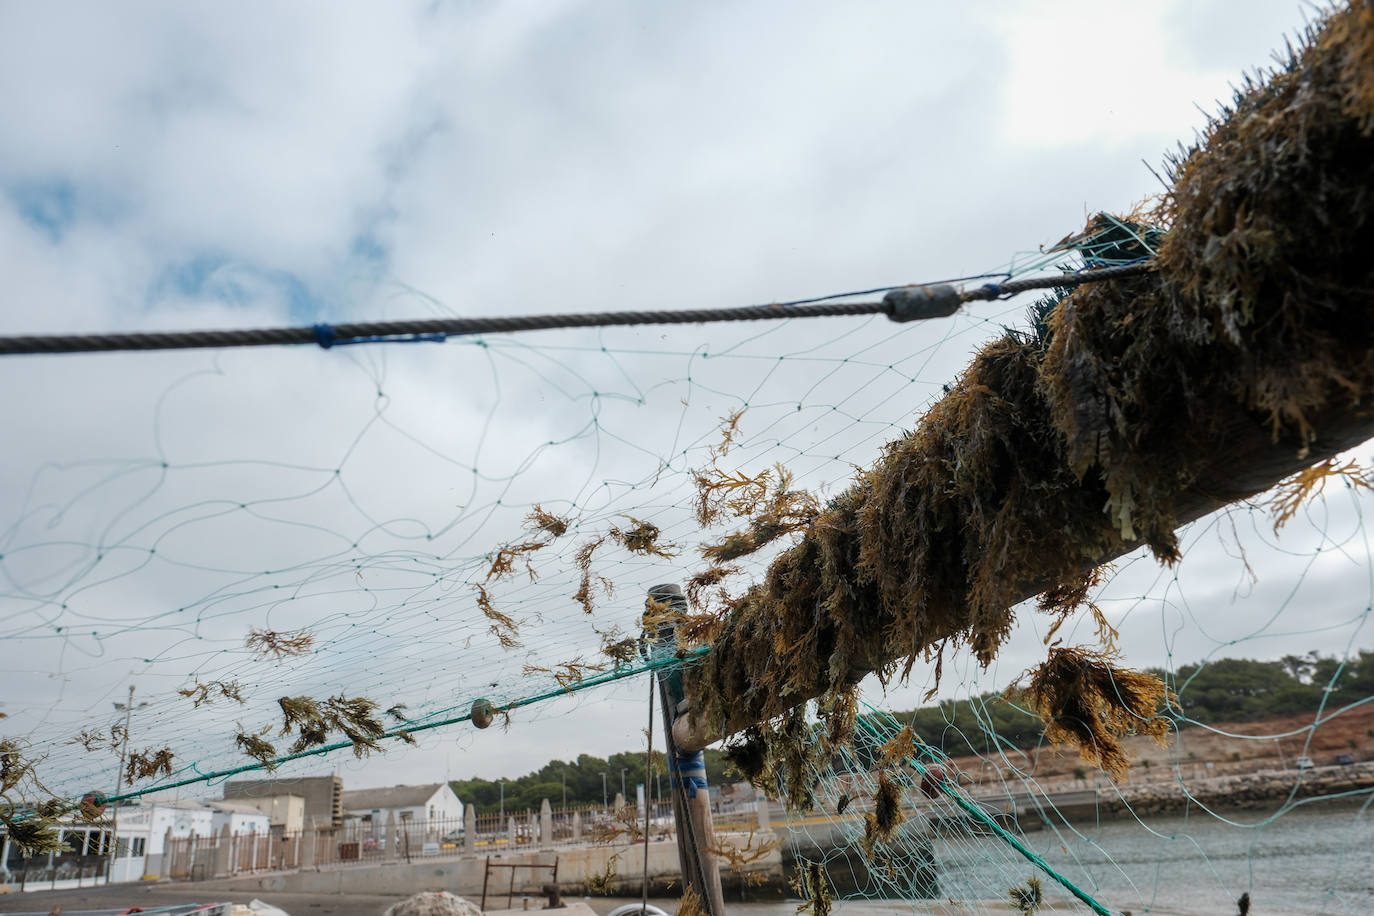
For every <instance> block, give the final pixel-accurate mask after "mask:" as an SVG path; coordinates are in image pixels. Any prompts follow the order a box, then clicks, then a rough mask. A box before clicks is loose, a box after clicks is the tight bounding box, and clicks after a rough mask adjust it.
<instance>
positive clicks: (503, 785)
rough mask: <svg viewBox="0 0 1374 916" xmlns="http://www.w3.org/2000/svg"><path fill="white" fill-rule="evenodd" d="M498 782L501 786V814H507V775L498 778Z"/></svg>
mask: <svg viewBox="0 0 1374 916" xmlns="http://www.w3.org/2000/svg"><path fill="white" fill-rule="evenodd" d="M496 784H497V785H498V786H500V788H501V816H502V817H505V816H506V780H505V777H502V778H501V779H498V780H497V781H496Z"/></svg>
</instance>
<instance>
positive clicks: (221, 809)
mask: <svg viewBox="0 0 1374 916" xmlns="http://www.w3.org/2000/svg"><path fill="white" fill-rule="evenodd" d="M205 806H206V807H207V808H209V809H210V812H211V817H212V822H211V824H212V826H213V828H214V832H215V833H216V834H219V833H221V832H222V831H223V829H224V826H225V825H226V824H228V825H229V833H230V835H231V836H239V835H241V834H260V835H263V836H265V835H266V834H267V832H268V831H269V830H270V829H271V827H272V818H271V817H270V816H269V815H266V814H263V813H262V812H261V811H259V810H258V809H257V806H256V805H252V804H249V803H247V802H241V801H209V802H206V803H205Z"/></svg>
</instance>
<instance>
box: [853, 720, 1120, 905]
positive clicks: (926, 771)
mask: <svg viewBox="0 0 1374 916" xmlns="http://www.w3.org/2000/svg"><path fill="white" fill-rule="evenodd" d="M865 708H867V710H868V712H869V716H867V717H864V718H861V719H860V720H859V724H860V727H861V728H862V729H863V730H864V731H865V732H867V733H868V734H869V735H870V736H871V737H873V738H879V739H882V740H887V739H888V738H890V737H891V733H892V732H895V731H897V730H899V729H900V728H901V725H900V723H898V722H897V720H896V719H894V718H892V716H891V715H889V714H888V713H886V712H884V711H882V710H879V709H876V708H874V707H872V706H868V705H867V704H865ZM875 719H881V720H883V721H885V722H886V723H887V725H888V726H889V727H890V729H891V731H890V732H889V733H887V734H884V733H882V732H880V731H879V730H878V729H877V728H876V727H875ZM917 742H918V743H917V748H918V749H919V750H921V751H922V752H923V753H925V754H926V755H927V756H928V757H929V759H930V760H931V761H936V762H938V761H940V760H941V759H942V758H943V755H942V754H941V753H940V752H939V751H937V750H936V749H935V748H933V747H931V746H929V745H928V744H926V743H925V742H923V741H920V740H919V739H917ZM905 762H906V763H907V764H908V765H910V766H911V767H912V768H913V769H915V770H916V772H917V774H918V775H920V776H921V777H922V778H923V781H924V780H925V779H926V778H930V779H931V780H932V781H933V783H934V786H935V787H936V788H937V789H938V791H940V792H941V793H943V794H944V795H945V796H946V797H948V798H949V799H950V800H951V801H953V802H954V803H955V804H956V805H958V806H959V809H960V810H961V811H963V812H964V813H965V814H967V815H968V816H969V817H970V818H972V819H973V820H974V821H976V822H977V823H979V824H981V825H982V826H983V827H984V828H985V829H986V830H988V831H990V832H991V833H992V834H993V835H994V836H996V837H997V838H998V839H999V840H1001V841H1002V842H1003V843H1005V844H1007V845H1008V846H1010V847H1011V848H1012V849H1014V850H1016V852H1018V853H1019V854H1020V855H1021V856H1022V857H1023V858H1025V860H1026V861H1027V862H1029V863H1031V864H1032V865H1034V866H1035V867H1036V868H1038V869H1039V870H1040V871H1042V872H1044V873H1045V874H1046V875H1047V876H1049V877H1050V878H1051V879H1052V880H1054V881H1055V883H1057V884H1059V886H1061V887H1063V888H1064V889H1065V890H1066V891H1068V892H1069V893H1070V894H1073V896H1075V897H1077V898H1078V899H1079V900H1081V901H1083V902H1084V903H1085V904H1087V906H1088V908H1089V909H1091V910H1092V911H1093V912H1094V913H1097V914H1099V916H1114V914H1113V913H1112V911H1111V910H1109V909H1107V907H1106V906H1104V905H1103V904H1102V903H1100V902H1099V901H1098V900H1097V899H1096V898H1094V897H1093V896H1092V895H1091V894H1089V893H1088V892H1087V891H1085V890H1083V888H1081V887H1079V886H1078V885H1077V884H1074V883H1073V882H1072V881H1070V880H1069V879H1068V878H1066V877H1065V876H1064V875H1062V874H1060V873H1059V872H1058V871H1056V870H1055V868H1054V867H1053V866H1052V865H1050V863H1048V862H1046V861H1045V859H1044V858H1043V857H1042V856H1040V855H1038V854H1037V853H1036V852H1035V851H1034V850H1032V849H1030V848H1029V847H1028V846H1026V844H1025V843H1023V842H1022V841H1021V839H1020V838H1018V837H1017V836H1016V835H1015V834H1013V833H1012V832H1011V831H1009V830H1007V829H1006V828H1005V827H1003V826H1002V825H1001V824H999V823H997V821H995V820H993V818H992V817H991V816H990V815H989V814H988V813H987V812H986V811H985V810H983V808H982V807H981V806H979V805H976V804H974V803H973V801H971V800H970V799H969V798H968V797H967V796H966V795H964V793H963V792H960V791H959V789H958V787H957V786H955V785H954V784H953V783H952V782H951V781H950V780H949V779H948V778H946V777H945V774H944V773H943V771H934V772H932V770H931V769H930V768H929V767H928V766H927V762H925V761H922V760H921V759H919V758H917V757H907V758H906V759H905Z"/></svg>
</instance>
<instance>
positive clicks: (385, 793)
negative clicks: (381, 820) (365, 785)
mask: <svg viewBox="0 0 1374 916" xmlns="http://www.w3.org/2000/svg"><path fill="white" fill-rule="evenodd" d="M443 787H444V784H443V783H442V782H432V783H430V784H428V785H424V786H389V787H387V788H385V789H353V790H350V791H348V792H345V793H343V807H344V810H345V811H379V810H385V809H387V808H414V807H417V806H419V805H423V804H425V803H427V802H428V801H429V800H430V799H431V798H433V797H434V793H435V792H438V791H439V790H440V789H442V788H443Z"/></svg>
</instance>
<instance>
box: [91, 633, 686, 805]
mask: <svg viewBox="0 0 1374 916" xmlns="http://www.w3.org/2000/svg"><path fill="white" fill-rule="evenodd" d="M709 651H710V648H709V647H706V646H702V647H699V648H696V649H688V650H685V651H684V652H683V653H682V655H681V657H674V656H666V657H664V656H659V657H654V658H651V659H649V660H647V661H644V662H642V663H640V664H636V665H625V666H622V667H619V668H616V669H614V670H612V671H607V672H603V673H600V674H594V675H590V676H588V677H585V678H583V679H582V680H580V681H577V682H575V683H571V684H569V685H568V686H567V687H562V688H559V689H558V690H551V691H546V692H544V693H540V694H535V695H532V696H528V697H520V698H518V699H515V700H511V701H509V702H506V703H503V704H502V705H501V706H499V707H496V708H495V709H494V711H495V712H496V713H497V714H500V713H502V712H509V711H510V710H513V709H522V708H524V707H526V706H533V705H535V704H537V703H543V702H545V701H547V700H553V699H559V698H561V697H565V696H570V695H572V694H575V693H580V692H581V691H584V690H591V689H593V688H595V687H601V686H603V685H605V684H610V683H614V682H615V681H619V680H624V679H625V678H631V677H638V676H640V675H642V674H649V673H651V672H655V671H661V670H664V669H672V668H681V667H684V666H686V665H689V664H691V663H692V662H693V661H694V660H696V659H699V658H701V657H702V656H703V655H705V654H706V653H707V652H709ZM470 721H472V712H471V709H469V711H468V712H465V713H461V714H459V715H454V716H446V717H443V718H439V719H433V718H430V719H428V720H426V721H421V722H416V723H413V724H412V723H407V724H406V725H405V726H404V727H403V728H394V729H390V730H389V731H387V732H386V734H384V735H382V736H381V738H380V739H378V740H385V739H388V738H392V739H394V738H397V737H398V736H399V735H402V734H413V733H415V732H426V731H430V730H432V729H436V728H446V727H448V726H450V725H458V724H460V723H462V722H470ZM354 747H355V745H354V744H353V742H351V741H335V742H333V743H331V744H325V745H321V746H320V747H315V748H311V749H310V750H306V751H301V752H299V753H295V754H283V755H281V756H279V757H276V758H275V759H273V760H271V761H270V762H258V763H249V764H244V765H242V766H237V767H233V768H230V769H225V770H218V771H215V772H213V773H200V772H196V775H194V776H188V777H185V778H183V779H175V778H174V779H172V780H169V781H163V782H158V783H157V784H155V785H150V786H146V787H144V788H141V789H131V790H129V791H127V792H122V793H119V794H111V795H106V796H102V797H103V800H104V803H106V804H111V803H114V802H120V801H128V800H131V799H135V798H142V797H143V796H145V795H151V794H153V793H156V792H165V791H168V790H171V789H179V788H183V787H185V786H191V785H196V784H198V783H206V784H208V783H212V782H215V781H218V780H223V779H228V778H229V777H231V776H238V775H241V774H243V773H252V772H256V771H261V770H267V771H272V770H275V769H276V768H277V767H278V766H280V765H281V764H283V763H288V762H290V761H292V760H304V759H307V758H311V757H322V756H325V755H326V754H332V753H334V752H335V751H343V750H353V749H354ZM187 769H191V770H193V771H194V770H196V766H195V765H194V764H192V765H191V766H190V767H188V768H187ZM183 772H184V771H183ZM70 803H71V808H76V807H78V805H79V804H80V802H79V799H72V800H70Z"/></svg>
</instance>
